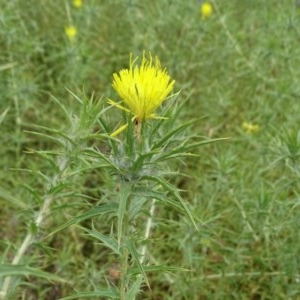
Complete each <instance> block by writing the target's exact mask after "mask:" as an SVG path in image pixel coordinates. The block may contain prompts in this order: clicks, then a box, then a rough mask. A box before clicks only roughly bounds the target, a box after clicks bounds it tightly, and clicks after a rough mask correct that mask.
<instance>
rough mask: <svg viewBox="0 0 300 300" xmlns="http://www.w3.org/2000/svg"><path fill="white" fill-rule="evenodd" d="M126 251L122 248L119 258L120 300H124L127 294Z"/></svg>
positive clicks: (125, 248)
mask: <svg viewBox="0 0 300 300" xmlns="http://www.w3.org/2000/svg"><path fill="white" fill-rule="evenodd" d="M128 254H129V253H128V249H127V247H126V246H124V247H123V250H122V256H121V258H120V259H121V276H120V299H121V300H125V299H126V294H127V270H128Z"/></svg>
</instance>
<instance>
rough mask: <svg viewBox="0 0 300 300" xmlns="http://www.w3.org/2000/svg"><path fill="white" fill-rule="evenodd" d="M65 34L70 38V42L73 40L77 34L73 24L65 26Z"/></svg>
mask: <svg viewBox="0 0 300 300" xmlns="http://www.w3.org/2000/svg"><path fill="white" fill-rule="evenodd" d="M65 34H66V36H67V37H68V39H69V40H70V42H73V41H74V39H75V37H76V35H77V29H76V27H75V26H67V27H65Z"/></svg>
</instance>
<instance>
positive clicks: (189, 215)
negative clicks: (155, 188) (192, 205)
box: [141, 175, 198, 230]
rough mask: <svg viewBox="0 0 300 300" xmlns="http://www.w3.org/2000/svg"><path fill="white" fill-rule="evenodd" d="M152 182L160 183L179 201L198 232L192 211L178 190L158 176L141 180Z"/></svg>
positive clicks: (148, 176)
mask: <svg viewBox="0 0 300 300" xmlns="http://www.w3.org/2000/svg"><path fill="white" fill-rule="evenodd" d="M143 179H145V180H151V181H154V182H157V183H159V184H160V185H162V186H163V187H164V188H165V189H166V190H167V191H168V192H169V193H170V194H171V195H172V196H173V197H174V198H175V199H177V200H178V201H179V203H180V204H181V206H182V207H183V209H184V211H185V212H186V214H187V215H188V217H189V219H190V220H191V222H192V223H193V225H194V226H195V228H196V229H197V230H198V227H197V224H196V222H195V220H194V217H193V215H192V213H191V211H190V209H189V208H188V206H187V204H186V203H185V202H184V200H183V199H182V198H181V196H180V194H179V193H178V190H177V189H176V187H174V186H173V185H171V184H170V183H169V182H167V181H166V180H165V179H163V178H161V177H158V176H150V175H146V176H143V177H142V178H141V180H143Z"/></svg>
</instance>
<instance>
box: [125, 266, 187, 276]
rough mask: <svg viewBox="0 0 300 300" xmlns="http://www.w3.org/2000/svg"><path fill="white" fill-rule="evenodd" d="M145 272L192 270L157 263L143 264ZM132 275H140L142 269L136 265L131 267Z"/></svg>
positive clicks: (130, 272)
mask: <svg viewBox="0 0 300 300" xmlns="http://www.w3.org/2000/svg"><path fill="white" fill-rule="evenodd" d="M143 269H144V271H145V273H147V272H163V273H172V272H189V271H190V270H188V269H184V268H179V267H172V266H166V265H156V266H143ZM128 273H129V274H130V275H138V274H140V271H139V269H138V268H136V267H132V268H130V270H129V271H128Z"/></svg>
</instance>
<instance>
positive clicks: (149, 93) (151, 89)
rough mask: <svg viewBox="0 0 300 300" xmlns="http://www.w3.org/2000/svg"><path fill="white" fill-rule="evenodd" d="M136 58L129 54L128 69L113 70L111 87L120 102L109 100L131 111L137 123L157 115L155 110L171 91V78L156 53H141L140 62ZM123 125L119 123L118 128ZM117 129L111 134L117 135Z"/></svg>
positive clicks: (172, 83)
mask: <svg viewBox="0 0 300 300" xmlns="http://www.w3.org/2000/svg"><path fill="white" fill-rule="evenodd" d="M137 59H138V58H135V59H134V60H132V56H130V64H129V69H123V70H121V71H120V72H119V73H114V74H113V84H112V86H113V88H114V89H115V90H116V92H117V93H118V95H119V96H120V98H121V99H122V101H123V103H124V106H123V105H120V104H118V103H116V102H115V101H113V100H110V99H109V101H108V103H109V104H111V105H113V106H116V107H117V108H119V109H122V110H124V111H126V112H129V113H131V114H132V115H133V119H134V120H137V122H138V123H141V122H142V121H143V120H145V119H150V118H159V117H158V116H157V115H156V114H155V111H156V109H157V108H158V107H159V106H160V105H161V104H162V103H163V102H164V101H165V100H166V99H167V96H168V95H169V94H170V93H171V91H172V89H173V86H174V83H175V80H172V81H171V80H170V76H169V75H168V73H167V71H166V69H162V67H161V64H160V61H159V59H158V58H157V57H155V58H154V59H153V58H152V55H151V53H149V59H147V58H146V55H145V53H143V58H142V62H141V64H140V65H137V64H136V61H137ZM125 128H126V125H125V126H122V130H124V129H125ZM120 131H121V130H117V131H116V132H115V133H113V135H117V133H119V132H120Z"/></svg>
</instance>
